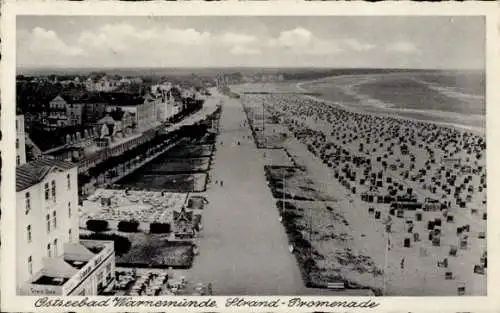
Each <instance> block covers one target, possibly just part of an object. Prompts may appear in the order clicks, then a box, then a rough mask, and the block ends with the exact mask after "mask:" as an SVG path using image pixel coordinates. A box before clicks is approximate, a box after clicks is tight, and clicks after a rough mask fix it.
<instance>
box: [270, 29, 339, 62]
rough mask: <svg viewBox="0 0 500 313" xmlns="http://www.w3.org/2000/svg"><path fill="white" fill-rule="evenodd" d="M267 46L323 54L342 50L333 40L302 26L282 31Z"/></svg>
mask: <svg viewBox="0 0 500 313" xmlns="http://www.w3.org/2000/svg"><path fill="white" fill-rule="evenodd" d="M269 46H270V47H274V48H281V49H285V50H286V51H288V52H292V53H297V54H316V55H323V54H333V53H337V52H340V51H342V49H340V48H339V47H338V45H337V44H336V43H335V42H333V41H329V40H325V39H322V38H318V37H316V36H314V35H313V33H312V32H310V31H309V30H307V29H305V28H302V27H298V28H295V29H292V30H286V31H282V32H281V33H280V34H279V36H278V37H277V38H271V39H270V40H269Z"/></svg>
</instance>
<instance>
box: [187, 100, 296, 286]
mask: <svg viewBox="0 0 500 313" xmlns="http://www.w3.org/2000/svg"><path fill="white" fill-rule="evenodd" d="M224 101H225V103H224V105H223V111H222V117H221V134H220V136H219V138H218V142H217V151H216V152H215V157H214V165H213V169H212V183H211V185H210V186H209V189H208V191H207V193H206V196H207V198H208V200H209V201H210V203H209V205H208V206H207V208H206V209H205V211H204V212H203V224H204V230H203V232H202V233H201V236H202V237H201V238H200V239H199V247H200V255H199V256H197V257H196V258H195V262H194V265H193V268H192V269H191V270H190V271H189V274H188V276H189V279H190V280H191V281H193V282H211V283H212V285H213V292H214V294H217V295H229V294H233V295H234V294H238V295H286V294H300V293H302V292H303V291H304V289H305V288H304V285H303V283H302V279H301V276H300V272H299V268H298V266H297V263H296V261H295V257H294V256H293V254H291V253H290V252H289V251H288V241H287V238H286V234H285V231H284V229H283V227H282V226H281V224H280V222H279V221H278V217H279V216H278V211H277V210H276V207H275V203H274V202H275V201H274V199H273V198H272V195H271V193H270V191H269V189H268V188H267V183H266V180H265V177H264V159H263V156H262V153H261V152H259V151H258V150H257V148H256V147H255V144H254V143H253V141H252V140H251V139H247V138H245V137H247V136H251V133H250V130H249V128H248V127H242V124H241V123H242V122H243V121H244V120H245V114H244V112H243V109H242V106H241V103H240V102H239V101H238V100H235V99H229V98H225V99H224ZM237 141H240V145H239V146H238V145H237ZM220 142H223V144H222V145H221V144H220ZM221 180H222V181H223V182H224V186H220V184H215V181H219V182H220V181H221Z"/></svg>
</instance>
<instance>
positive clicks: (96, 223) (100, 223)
mask: <svg viewBox="0 0 500 313" xmlns="http://www.w3.org/2000/svg"><path fill="white" fill-rule="evenodd" d="M87 229H88V230H90V231H95V232H101V231H106V230H108V221H105V220H88V221H87Z"/></svg>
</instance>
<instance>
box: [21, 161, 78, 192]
mask: <svg viewBox="0 0 500 313" xmlns="http://www.w3.org/2000/svg"><path fill="white" fill-rule="evenodd" d="M74 167H76V165H75V164H73V163H70V162H65V161H60V160H55V159H40V160H35V161H31V162H28V163H25V164H23V165H21V166H18V167H17V168H16V191H22V190H24V189H26V188H29V187H31V186H33V185H35V184H37V183H39V182H40V181H42V179H43V178H44V177H45V176H46V175H47V174H48V173H49V172H50V170H51V169H53V168H58V169H61V170H69V169H72V168H74Z"/></svg>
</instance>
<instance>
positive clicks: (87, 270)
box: [64, 246, 114, 295]
mask: <svg viewBox="0 0 500 313" xmlns="http://www.w3.org/2000/svg"><path fill="white" fill-rule="evenodd" d="M112 253H114V251H113V248H112V247H110V246H107V247H105V248H104V249H103V250H102V251H101V252H100V253H99V254H98V255H97V256H95V257H94V259H92V260H90V261H89V262H88V263H87V264H86V265H85V266H84V267H82V268H81V269H80V271H79V272H78V273H77V275H75V276H73V277H72V278H71V279H70V280H68V282H67V283H66V284H64V292H65V295H66V294H67V293H68V292H70V291H72V290H73V289H74V288H75V287H76V286H77V285H79V284H80V283H81V282H82V281H84V280H85V279H87V278H88V276H89V275H90V274H91V273H92V272H93V271H94V270H95V269H97V268H98V267H99V266H100V265H101V264H102V262H104V260H106V259H107V258H108V257H109V256H110V255H111V254H112Z"/></svg>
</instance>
